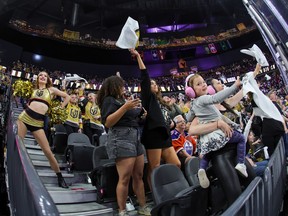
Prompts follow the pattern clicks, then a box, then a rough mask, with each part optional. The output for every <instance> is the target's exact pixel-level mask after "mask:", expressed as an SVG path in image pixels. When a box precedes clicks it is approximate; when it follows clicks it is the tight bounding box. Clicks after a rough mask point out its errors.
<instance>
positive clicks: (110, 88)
mask: <svg viewBox="0 0 288 216" xmlns="http://www.w3.org/2000/svg"><path fill="white" fill-rule="evenodd" d="M124 84H125V82H124V80H123V79H122V78H121V77H119V76H110V77H108V78H106V79H105V80H104V82H103V84H102V87H101V89H100V90H99V92H98V97H97V104H98V106H99V107H100V109H101V107H102V105H103V101H104V98H105V97H108V96H111V97H114V98H116V99H117V98H121V97H122V96H121V88H123V87H124Z"/></svg>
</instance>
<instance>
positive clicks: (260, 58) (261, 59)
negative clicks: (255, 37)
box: [240, 44, 269, 67]
mask: <svg viewBox="0 0 288 216" xmlns="http://www.w3.org/2000/svg"><path fill="white" fill-rule="evenodd" d="M240 52H241V53H244V54H247V55H250V56H252V57H254V58H256V61H257V62H258V63H259V64H260V65H261V66H262V67H267V66H269V63H268V61H267V59H266V57H265V55H264V54H263V52H262V51H261V49H260V48H259V47H258V46H257V45H256V44H254V45H253V46H252V47H251V48H249V50H248V49H241V50H240Z"/></svg>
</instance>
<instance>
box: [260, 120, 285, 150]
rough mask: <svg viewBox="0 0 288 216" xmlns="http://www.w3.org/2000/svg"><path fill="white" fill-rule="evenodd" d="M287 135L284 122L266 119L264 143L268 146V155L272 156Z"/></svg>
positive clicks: (263, 126)
mask: <svg viewBox="0 0 288 216" xmlns="http://www.w3.org/2000/svg"><path fill="white" fill-rule="evenodd" d="M284 134H285V130H284V125H283V123H282V122H280V121H277V120H275V119H268V118H264V119H263V123H262V142H263V144H264V145H265V146H268V153H269V155H270V156H271V155H272V154H273V152H274V150H275V148H276V146H277V144H278V142H279V140H280V139H281V137H282V136H283V135H284Z"/></svg>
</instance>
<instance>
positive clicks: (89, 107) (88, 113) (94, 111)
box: [82, 101, 102, 127]
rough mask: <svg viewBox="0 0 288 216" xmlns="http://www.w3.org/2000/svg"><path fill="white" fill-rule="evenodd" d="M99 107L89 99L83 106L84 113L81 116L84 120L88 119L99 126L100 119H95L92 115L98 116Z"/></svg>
mask: <svg viewBox="0 0 288 216" xmlns="http://www.w3.org/2000/svg"><path fill="white" fill-rule="evenodd" d="M100 115H101V114H100V109H99V107H98V106H97V105H93V104H92V103H91V102H90V101H89V102H88V103H87V104H86V106H85V115H84V116H82V117H83V119H85V120H86V121H87V120H89V121H90V123H92V124H95V125H98V126H101V127H102V124H101V121H100V120H95V118H94V117H98V116H100Z"/></svg>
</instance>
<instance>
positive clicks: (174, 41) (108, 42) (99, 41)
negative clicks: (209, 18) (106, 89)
mask: <svg viewBox="0 0 288 216" xmlns="http://www.w3.org/2000/svg"><path fill="white" fill-rule="evenodd" d="M10 24H11V26H12V27H14V28H16V29H18V30H20V31H23V32H25V33H33V34H38V35H40V36H42V37H49V38H52V39H55V40H62V41H66V42H69V43H75V44H79V45H85V46H97V47H100V48H103V49H118V47H116V45H115V44H116V41H115V40H112V39H109V38H95V37H93V35H91V34H86V35H80V32H75V31H69V30H66V31H68V32H69V33H71V35H72V37H71V36H65V30H64V33H62V32H61V33H59V32H57V31H55V30H53V27H52V28H51V27H49V26H48V27H47V28H44V27H40V26H31V25H29V24H28V23H27V22H26V21H23V20H11V21H10ZM254 30H256V26H255V25H252V26H247V27H245V28H243V29H240V30H238V29H237V28H236V27H234V28H232V29H227V30H222V31H221V32H219V33H216V34H215V35H205V36H203V35H196V36H195V35H191V36H187V37H183V38H174V37H169V38H168V37H167V38H159V37H158V38H143V39H142V40H141V41H140V43H139V46H140V47H141V48H142V49H147V50H150V49H163V48H171V47H181V46H191V45H195V44H205V43H216V42H220V41H224V40H228V39H231V38H235V37H240V36H241V35H243V34H246V33H249V32H251V31H254ZM75 35H76V37H75Z"/></svg>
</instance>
